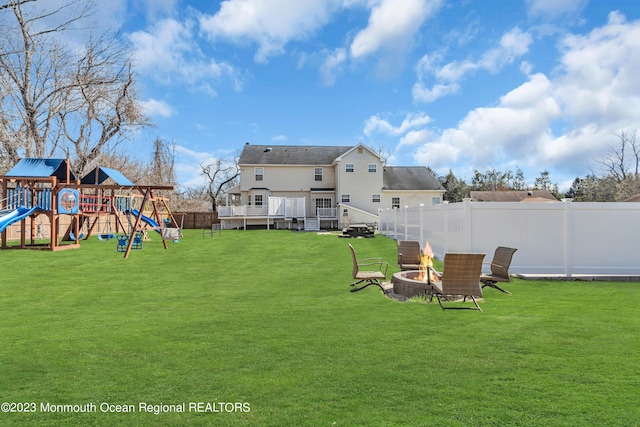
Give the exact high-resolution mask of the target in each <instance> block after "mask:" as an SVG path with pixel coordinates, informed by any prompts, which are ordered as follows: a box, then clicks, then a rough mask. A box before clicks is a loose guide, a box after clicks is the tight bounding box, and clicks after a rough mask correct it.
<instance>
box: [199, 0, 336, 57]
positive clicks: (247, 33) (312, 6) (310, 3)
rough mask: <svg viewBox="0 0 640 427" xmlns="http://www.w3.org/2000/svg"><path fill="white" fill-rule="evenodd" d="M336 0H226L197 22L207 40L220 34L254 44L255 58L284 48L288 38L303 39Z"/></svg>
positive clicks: (323, 20)
mask: <svg viewBox="0 0 640 427" xmlns="http://www.w3.org/2000/svg"><path fill="white" fill-rule="evenodd" d="M339 3H340V2H339V1H338V0H329V1H327V0H305V1H298V0H226V1H223V2H222V4H221V6H220V10H219V11H218V12H217V13H216V14H215V15H204V16H202V17H201V19H200V26H201V29H202V31H204V32H205V33H206V34H207V35H208V37H209V38H210V40H212V41H215V40H218V39H220V38H224V39H229V40H232V41H235V42H239V43H245V42H252V43H256V44H257V45H258V51H257V52H256V55H255V60H256V61H257V62H266V61H267V60H268V59H269V57H271V56H273V55H279V54H282V53H283V52H284V48H285V46H286V45H287V43H289V42H290V41H292V40H304V39H306V38H307V37H309V36H310V35H312V34H313V33H314V32H315V31H317V30H318V29H320V28H321V27H322V26H324V25H325V24H326V23H327V22H328V21H329V18H330V16H331V12H332V11H333V10H334V9H335V8H337V7H338V6H339Z"/></svg>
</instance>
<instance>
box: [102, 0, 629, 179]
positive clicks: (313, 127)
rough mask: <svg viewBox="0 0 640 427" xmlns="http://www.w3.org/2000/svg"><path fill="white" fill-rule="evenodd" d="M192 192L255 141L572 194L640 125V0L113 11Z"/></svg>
mask: <svg viewBox="0 0 640 427" xmlns="http://www.w3.org/2000/svg"><path fill="white" fill-rule="evenodd" d="M99 7H100V8H101V9H100V12H99V13H100V15H101V17H102V18H101V19H102V22H104V23H105V24H108V25H110V26H111V28H112V29H115V30H116V31H118V32H119V34H120V37H122V39H123V41H126V42H128V43H130V45H131V46H132V48H133V50H134V52H135V58H136V71H137V73H138V74H139V96H140V99H141V102H142V105H143V108H144V110H145V111H146V113H147V114H148V115H149V117H150V118H151V120H152V121H153V122H154V123H155V126H154V127H153V128H151V129H148V130H146V131H145V132H141V133H139V134H137V135H136V136H135V139H134V141H133V143H134V144H135V145H136V146H139V147H143V146H146V145H148V146H149V147H150V146H151V143H152V141H153V140H154V139H155V138H161V139H163V140H165V141H167V142H170V143H173V144H175V148H176V155H177V156H176V170H177V173H178V181H179V183H180V184H181V185H182V186H197V185H200V184H202V183H203V182H204V179H203V177H202V176H201V175H200V164H203V163H211V162H213V161H214V160H215V159H217V158H221V157H222V158H230V157H233V156H234V155H237V154H239V152H240V151H241V150H242V147H243V145H244V144H245V143H246V142H249V143H251V144H256V145H356V144H358V143H361V142H362V143H364V144H366V145H367V146H369V147H371V148H373V149H375V150H376V151H380V150H383V151H384V152H385V153H386V154H387V155H388V164H389V165H394V166H416V165H418V166H429V167H430V168H431V169H433V170H434V171H436V172H437V173H438V174H442V175H446V174H447V173H448V172H449V171H450V170H451V171H453V173H454V174H455V175H456V176H457V177H458V178H461V179H465V180H467V181H470V180H471V177H472V176H473V173H474V171H475V170H479V171H481V172H484V171H486V170H488V169H489V168H493V169H496V170H499V171H506V170H511V171H514V172H515V171H516V170H517V169H518V168H519V169H521V170H522V171H523V173H524V176H525V179H526V181H527V183H528V184H531V185H532V184H533V183H534V181H535V178H536V177H538V176H539V175H540V172H542V171H543V170H546V171H548V172H549V173H550V178H551V181H552V182H554V183H557V184H558V185H559V186H560V189H561V190H563V189H564V190H566V189H568V187H569V186H570V184H571V182H572V181H573V180H574V179H575V178H576V177H584V176H585V175H587V174H590V173H592V172H597V171H598V168H599V164H598V163H597V160H598V159H603V158H604V157H605V156H607V155H608V154H610V150H611V149H612V148H618V145H619V139H618V137H617V136H616V135H619V134H620V132H621V131H625V132H628V133H629V132H633V131H634V130H635V129H636V128H638V127H640V126H639V121H640V78H639V77H638V76H639V75H640V2H638V1H635V0H522V1H518V0H482V1H473V0H305V1H301V0H225V1H212V0H137V1H127V0H114V1H111V2H101V4H100V5H99Z"/></svg>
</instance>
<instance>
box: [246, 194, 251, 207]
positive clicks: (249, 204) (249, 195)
mask: <svg viewBox="0 0 640 427" xmlns="http://www.w3.org/2000/svg"><path fill="white" fill-rule="evenodd" d="M247 205H248V206H251V194H248V195H247Z"/></svg>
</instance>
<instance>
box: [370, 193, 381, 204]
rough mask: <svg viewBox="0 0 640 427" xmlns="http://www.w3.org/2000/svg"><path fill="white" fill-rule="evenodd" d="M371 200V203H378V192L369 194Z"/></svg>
mask: <svg viewBox="0 0 640 427" xmlns="http://www.w3.org/2000/svg"><path fill="white" fill-rule="evenodd" d="M371 201H372V202H373V203H380V195H379V194H372V195H371Z"/></svg>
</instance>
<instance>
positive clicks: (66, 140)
mask: <svg viewBox="0 0 640 427" xmlns="http://www.w3.org/2000/svg"><path fill="white" fill-rule="evenodd" d="M92 7H93V3H92V2H91V0H85V1H82V2H77V1H71V0H68V1H67V2H66V3H62V4H60V3H57V2H46V1H43V0H5V1H4V4H3V5H2V6H0V25H1V26H2V31H3V36H4V37H3V38H1V39H0V111H2V115H1V116H0V117H1V118H0V156H2V157H4V158H5V159H6V160H7V161H9V162H15V161H17V159H18V158H19V157H25V156H26V157H51V156H52V155H54V154H55V153H59V154H60V153H63V152H65V151H66V152H69V151H71V150H72V151H73V157H75V159H74V163H75V169H76V172H78V173H79V174H83V173H84V172H86V171H87V170H88V169H89V168H91V167H92V166H94V165H92V164H91V163H92V162H93V161H94V160H95V159H97V158H98V157H99V155H100V153H101V152H102V151H103V150H108V148H109V147H108V146H109V145H111V148H112V147H113V146H115V145H117V143H118V142H119V141H121V140H122V138H124V137H125V135H126V131H127V129H130V128H132V127H137V126H146V125H148V123H147V121H146V119H145V118H144V117H143V115H142V114H141V112H140V108H139V106H138V103H137V102H136V92H135V75H134V74H133V72H132V67H131V59H130V52H131V50H130V49H129V48H128V47H127V46H122V45H120V44H118V43H116V41H115V38H113V37H109V36H104V37H99V38H97V39H93V38H89V39H88V41H87V43H86V46H85V47H84V49H72V48H70V47H68V46H67V45H66V44H65V43H64V42H63V40H64V39H65V34H68V33H67V32H68V31H70V30H71V29H72V28H76V29H77V26H78V25H80V24H81V23H82V22H85V21H86V20H88V19H89V17H90V16H91V11H92ZM84 30H86V29H84ZM87 32H89V33H90V31H87Z"/></svg>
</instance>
